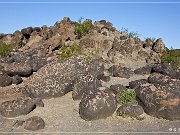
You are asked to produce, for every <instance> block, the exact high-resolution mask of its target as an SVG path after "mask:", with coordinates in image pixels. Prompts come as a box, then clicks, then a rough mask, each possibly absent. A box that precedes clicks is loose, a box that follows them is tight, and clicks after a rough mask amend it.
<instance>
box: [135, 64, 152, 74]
mask: <svg viewBox="0 0 180 135" xmlns="http://www.w3.org/2000/svg"><path fill="white" fill-rule="evenodd" d="M152 68H153V65H147V66H144V67H141V68H138V69H135V70H134V73H135V74H150V73H151V70H152Z"/></svg>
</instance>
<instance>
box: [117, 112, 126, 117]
mask: <svg viewBox="0 0 180 135" xmlns="http://www.w3.org/2000/svg"><path fill="white" fill-rule="evenodd" d="M117 115H118V116H121V117H123V118H125V117H126V113H125V112H119V113H118V114H117Z"/></svg>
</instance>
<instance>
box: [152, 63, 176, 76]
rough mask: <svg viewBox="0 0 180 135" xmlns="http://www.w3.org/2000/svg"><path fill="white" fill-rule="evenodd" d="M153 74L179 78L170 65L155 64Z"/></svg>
mask: <svg viewBox="0 0 180 135" xmlns="http://www.w3.org/2000/svg"><path fill="white" fill-rule="evenodd" d="M152 72H157V73H161V74H163V75H167V76H170V77H172V78H175V79H176V78H177V79H178V78H179V76H178V75H177V72H176V71H175V70H174V69H173V68H172V67H171V65H170V64H169V63H160V64H155V65H154V66H153V68H152Z"/></svg>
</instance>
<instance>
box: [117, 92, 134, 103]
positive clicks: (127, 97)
mask: <svg viewBox="0 0 180 135" xmlns="http://www.w3.org/2000/svg"><path fill="white" fill-rule="evenodd" d="M128 102H133V103H137V101H136V92H135V90H134V89H128V90H123V91H122V92H121V93H120V94H119V98H118V103H119V104H126V103H128Z"/></svg>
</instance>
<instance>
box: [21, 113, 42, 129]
mask: <svg viewBox="0 0 180 135" xmlns="http://www.w3.org/2000/svg"><path fill="white" fill-rule="evenodd" d="M44 127H45V122H44V120H43V119H42V118H41V117H38V116H33V117H31V118H28V119H27V120H25V123H24V129H26V130H31V131H36V130H40V129H44Z"/></svg>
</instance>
